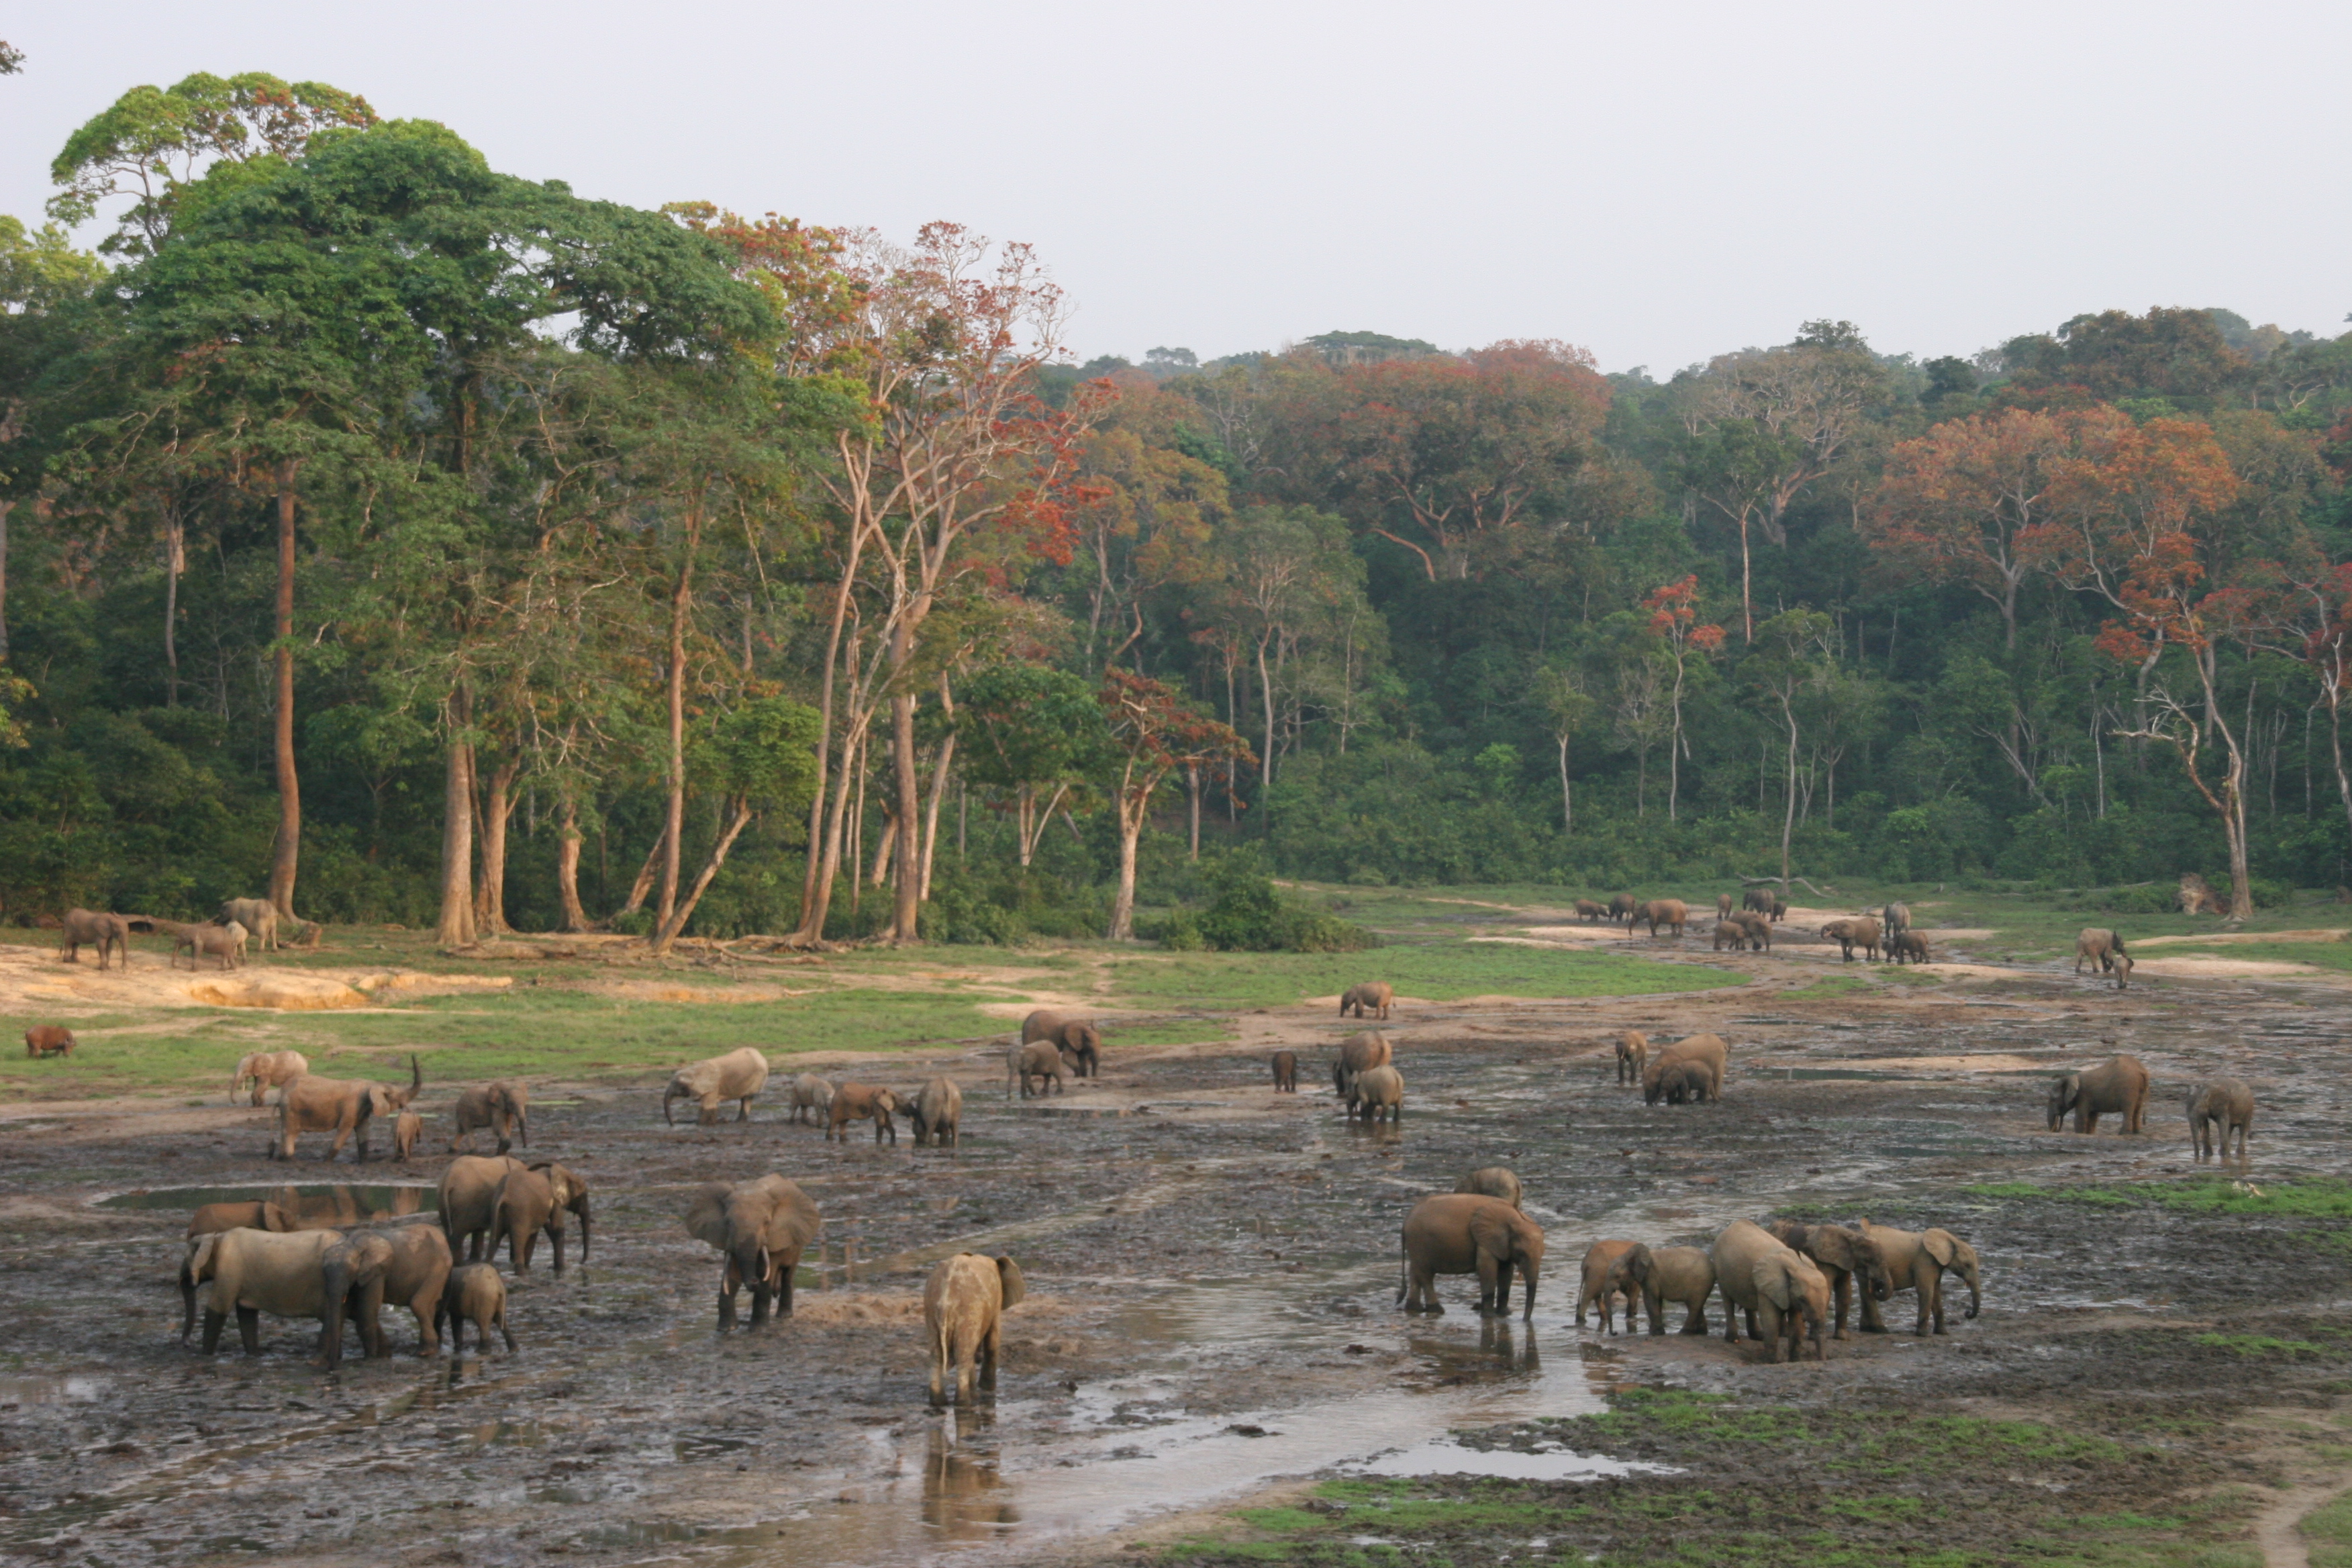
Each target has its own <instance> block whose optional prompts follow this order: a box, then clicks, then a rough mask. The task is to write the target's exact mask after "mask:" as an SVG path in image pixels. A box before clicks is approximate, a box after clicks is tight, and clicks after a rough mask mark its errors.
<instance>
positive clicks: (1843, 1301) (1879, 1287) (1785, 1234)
mask: <svg viewBox="0 0 2352 1568" xmlns="http://www.w3.org/2000/svg"><path fill="white" fill-rule="evenodd" d="M1765 1228H1766V1229H1767V1230H1769V1232H1770V1233H1771V1234H1772V1237H1773V1238H1774V1239H1775V1240H1777V1241H1779V1242H1780V1244H1781V1245H1782V1246H1784V1247H1795V1248H1796V1249H1797V1250H1798V1251H1799V1252H1801V1253H1803V1254H1804V1255H1805V1256H1806V1257H1807V1258H1810V1259H1811V1261H1812V1264H1813V1267H1814V1268H1818V1269H1820V1270H1821V1271H1822V1278H1823V1279H1827V1280H1828V1281H1829V1282H1830V1298H1831V1300H1833V1301H1834V1302H1836V1304H1837V1317H1836V1322H1835V1328H1834V1331H1833V1332H1832V1335H1831V1338H1832V1339H1840V1340H1850V1339H1852V1338H1853V1330H1851V1329H1849V1328H1847V1327H1846V1326H1845V1314H1846V1307H1847V1305H1848V1303H1849V1301H1850V1300H1851V1299H1852V1297H1853V1294H1854V1293H1855V1292H1857V1291H1859V1292H1860V1293H1861V1295H1862V1298H1863V1300H1865V1301H1884V1300H1886V1298H1887V1295H1888V1293H1889V1292H1890V1291H1892V1290H1893V1289H1894V1288H1895V1285H1894V1279H1893V1276H1892V1275H1891V1274H1890V1273H1889V1271H1888V1269H1887V1267H1886V1256H1885V1253H1883V1252H1882V1251H1880V1250H1879V1247H1878V1243H1876V1242H1874V1241H1873V1240H1872V1239H1871V1238H1870V1237H1868V1236H1865V1235H1864V1233H1862V1232H1861V1231H1859V1230H1852V1229H1849V1228H1847V1227H1846V1226H1842V1225H1804V1224H1801V1223H1800V1222H1798V1221H1796V1220H1785V1219H1784V1220H1781V1221H1780V1222H1779V1223H1778V1224H1776V1225H1771V1226H1766V1227H1765Z"/></svg>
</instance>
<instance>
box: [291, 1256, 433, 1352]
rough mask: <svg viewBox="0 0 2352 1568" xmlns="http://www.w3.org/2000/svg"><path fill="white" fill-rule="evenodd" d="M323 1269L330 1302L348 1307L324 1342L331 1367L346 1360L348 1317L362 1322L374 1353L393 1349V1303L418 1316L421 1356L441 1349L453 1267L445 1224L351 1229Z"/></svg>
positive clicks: (330, 1323)
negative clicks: (387, 1314) (444, 1299)
mask: <svg viewBox="0 0 2352 1568" xmlns="http://www.w3.org/2000/svg"><path fill="white" fill-rule="evenodd" d="M319 1267H320V1270H321V1272H322V1274H323V1276H324V1279H323V1282H322V1286H321V1288H322V1289H324V1291H325V1293H326V1297H327V1300H329V1301H330V1302H335V1301H340V1302H341V1303H342V1304H343V1310H342V1311H340V1312H330V1313H329V1314H328V1315H327V1322H326V1332H325V1334H324V1335H323V1336H322V1340H321V1344H322V1348H323V1350H324V1351H325V1354H326V1361H327V1364H328V1365H329V1366H334V1365H335V1364H337V1363H340V1362H341V1360H342V1358H343V1320H344V1319H345V1318H352V1319H354V1320H356V1321H358V1323H359V1326H360V1343H361V1345H362V1347H363V1348H364V1349H365V1351H366V1352H367V1353H368V1354H369V1355H371V1356H386V1355H390V1354H391V1353H392V1352H391V1350H390V1348H389V1347H388V1346H387V1345H386V1343H385V1342H384V1337H383V1308H384V1306H385V1305H386V1304H387V1303H389V1304H390V1305H392V1306H394V1307H395V1308H399V1307H405V1308H407V1309H408V1310H409V1311H410V1312H411V1313H412V1314H414V1315H415V1319H416V1353H417V1354H418V1355H426V1356H429V1355H432V1354H434V1353H436V1352H438V1351H439V1350H440V1348H441V1332H440V1329H439V1327H438V1325H437V1322H436V1320H437V1319H438V1318H439V1316H440V1312H441V1292H442V1290H443V1289H444V1288H445V1287H446V1285H447V1284H448V1282H449V1267H450V1254H449V1240H448V1237H445V1236H443V1235H442V1234H441V1227H440V1226H436V1225H432V1224H427V1223H417V1222H411V1223H409V1224H407V1225H373V1226H367V1227H366V1228H365V1229H363V1230H352V1231H346V1232H344V1233H343V1239H342V1240H341V1241H340V1242H338V1243H337V1244H336V1245H335V1246H333V1247H329V1248H328V1249H327V1250H326V1251H325V1252H324V1253H322V1254H321V1255H320V1258H319Z"/></svg>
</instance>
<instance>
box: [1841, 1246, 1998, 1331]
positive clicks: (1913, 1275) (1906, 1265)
mask: <svg viewBox="0 0 2352 1568" xmlns="http://www.w3.org/2000/svg"><path fill="white" fill-rule="evenodd" d="M1855 1228H1856V1229H1858V1230H1859V1231H1861V1233H1862V1234H1863V1235H1864V1236H1866V1237H1869V1238H1870V1239H1871V1240H1872V1241H1874V1242H1875V1243H1876V1244H1877V1246H1878V1250H1879V1254H1880V1256H1882V1257H1883V1258H1885V1260H1886V1273H1887V1278H1888V1279H1889V1280H1890V1281H1891V1283H1892V1286H1893V1290H1892V1291H1890V1292H1889V1293H1890V1294H1893V1293H1895V1292H1899V1291H1904V1290H1910V1291H1914V1292H1916V1295H1917V1298H1918V1302H1919V1325H1918V1328H1917V1330H1916V1332H1917V1333H1919V1334H1920V1335H1921V1336H1922V1337H1924V1336H1925V1335H1926V1334H1927V1324H1928V1321H1929V1320H1930V1319H1933V1320H1934V1321H1935V1325H1936V1332H1937V1333H1939V1334H1940V1333H1942V1332H1944V1276H1945V1275H1946V1274H1947V1273H1956V1274H1958V1276H1959V1277H1960V1278H1961V1279H1965V1280H1967V1281H1968V1286H1969V1310H1968V1311H1967V1312H1966V1314H1964V1315H1965V1316H1967V1317H1968V1318H1970V1319H1974V1318H1975V1317H1976V1315H1977V1308H1978V1307H1979V1305H1981V1304H1982V1302H1983V1300H1984V1282H1983V1279H1982V1276H1981V1274H1980V1271H1979V1267H1978V1263H1977V1249H1976V1248H1975V1247H1970V1246H1969V1244H1968V1243H1967V1242H1965V1241H1962V1240H1961V1239H1960V1238H1959V1237H1957V1236H1954V1235H1953V1234H1952V1233H1951V1232H1950V1231H1948V1230H1922V1231H1911V1230H1890V1229H1888V1228H1887V1227H1886V1226H1877V1225H1873V1224H1871V1223H1870V1222H1869V1221H1868V1220H1864V1221H1863V1222H1862V1223H1861V1224H1860V1225H1859V1226H1856V1227H1855ZM1862 1331H1863V1332H1864V1333H1866V1334H1883V1333H1885V1332H1886V1325H1885V1322H1884V1321H1881V1319H1880V1317H1879V1312H1878V1303H1877V1302H1875V1301H1874V1300H1871V1299H1870V1297H1869V1296H1868V1295H1867V1294H1864V1297H1863V1299H1862Z"/></svg>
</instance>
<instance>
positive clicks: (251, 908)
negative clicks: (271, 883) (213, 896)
mask: <svg viewBox="0 0 2352 1568" xmlns="http://www.w3.org/2000/svg"><path fill="white" fill-rule="evenodd" d="M213 924H215V925H216V926H226V925H240V926H243V927H244V928H245V929H246V931H247V934H249V935H250V936H251V937H252V938H253V941H254V944H255V945H256V946H257V947H259V948H260V949H261V951H262V952H277V951H278V945H279V944H278V906H277V905H276V904H273V903H271V902H270V901H269V900H268V899H225V900H222V901H221V907H220V909H219V910H217V911H216V912H215V914H214V915H213Z"/></svg>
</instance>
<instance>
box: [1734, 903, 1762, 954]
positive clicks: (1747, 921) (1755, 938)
mask: <svg viewBox="0 0 2352 1568" xmlns="http://www.w3.org/2000/svg"><path fill="white" fill-rule="evenodd" d="M1731 921H1732V924H1734V925H1735V926H1737V927H1738V928H1739V930H1740V931H1741V932H1742V933H1744V934H1745V935H1746V936H1747V938H1748V947H1749V949H1750V950H1751V951H1753V952H1771V951H1772V919H1771V917H1770V916H1769V915H1760V914H1758V913H1756V912H1755V911H1754V910H1740V911H1739V912H1738V914H1735V915H1733V916H1732V917H1731Z"/></svg>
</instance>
